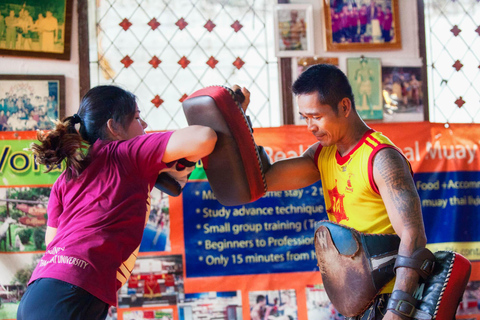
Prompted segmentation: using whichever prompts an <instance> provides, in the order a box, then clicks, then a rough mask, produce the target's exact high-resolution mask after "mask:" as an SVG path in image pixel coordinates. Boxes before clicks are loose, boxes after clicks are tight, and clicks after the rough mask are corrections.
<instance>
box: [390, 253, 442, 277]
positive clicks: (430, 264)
mask: <svg viewBox="0 0 480 320" xmlns="http://www.w3.org/2000/svg"><path fill="white" fill-rule="evenodd" d="M399 267H404V268H411V269H414V270H415V271H417V273H418V275H419V276H420V277H422V279H424V280H425V279H426V278H427V277H429V276H430V275H431V274H432V272H433V269H434V267H435V256H434V255H433V253H432V252H431V251H430V250H428V249H427V248H419V249H417V250H416V251H415V252H414V253H412V255H411V256H410V257H405V256H401V255H399V256H398V257H397V261H396V262H395V268H394V269H395V270H396V269H397V268H399Z"/></svg>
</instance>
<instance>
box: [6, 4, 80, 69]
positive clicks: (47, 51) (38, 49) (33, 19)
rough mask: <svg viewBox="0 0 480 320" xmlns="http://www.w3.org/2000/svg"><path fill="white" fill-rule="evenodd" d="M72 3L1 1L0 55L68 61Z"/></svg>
mask: <svg viewBox="0 0 480 320" xmlns="http://www.w3.org/2000/svg"><path fill="white" fill-rule="evenodd" d="M72 8H73V0H35V1H24V0H4V1H2V4H1V5H0V17H1V18H0V25H1V26H3V28H1V29H0V54H1V55H12V56H16V57H21V56H27V57H41V58H53V59H62V60H69V59H70V37H71V29H72Z"/></svg>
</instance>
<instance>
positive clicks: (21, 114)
mask: <svg viewBox="0 0 480 320" xmlns="http://www.w3.org/2000/svg"><path fill="white" fill-rule="evenodd" d="M64 115H65V76H53V75H52V76H50V75H33V76H32V75H0V131H32V130H50V129H53V128H55V121H56V120H58V119H63V117H64Z"/></svg>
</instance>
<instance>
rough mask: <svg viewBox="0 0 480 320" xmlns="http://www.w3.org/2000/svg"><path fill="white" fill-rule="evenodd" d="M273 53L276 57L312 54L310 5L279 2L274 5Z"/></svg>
mask: <svg viewBox="0 0 480 320" xmlns="http://www.w3.org/2000/svg"><path fill="white" fill-rule="evenodd" d="M274 20H275V53H276V55H277V56H278V57H298V56H309V55H312V54H313V51H314V50H313V17H312V5H308V4H280V5H277V6H275V12H274Z"/></svg>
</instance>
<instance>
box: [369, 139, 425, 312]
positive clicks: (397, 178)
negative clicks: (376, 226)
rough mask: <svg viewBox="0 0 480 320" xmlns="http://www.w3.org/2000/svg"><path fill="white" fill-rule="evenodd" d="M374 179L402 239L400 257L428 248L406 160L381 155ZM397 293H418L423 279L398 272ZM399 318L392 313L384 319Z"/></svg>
mask: <svg viewBox="0 0 480 320" xmlns="http://www.w3.org/2000/svg"><path fill="white" fill-rule="evenodd" d="M373 166H374V168H373V177H374V180H375V183H376V185H377V187H378V190H379V191H380V195H381V196H382V199H383V201H384V203H385V206H386V208H387V212H388V216H389V218H390V221H391V222H392V226H393V228H394V229H395V232H396V233H397V234H398V236H399V237H400V239H401V241H400V247H399V249H398V254H399V255H402V256H406V257H410V256H411V255H412V253H413V252H415V250H417V249H419V248H422V247H425V245H426V242H427V239H426V236H425V229H424V225H423V219H422V211H421V206H420V198H419V196H418V193H417V189H416V188H415V183H414V181H413V178H412V175H411V173H410V168H409V166H408V164H407V162H406V160H405V158H404V157H403V156H402V155H401V154H400V153H399V152H398V151H397V150H394V149H392V148H385V149H382V150H380V151H379V152H378V154H377V155H376V156H375V159H374V163H373ZM396 275H397V278H396V281H395V287H394V290H401V291H404V292H407V293H409V294H413V292H414V291H415V289H416V287H417V284H418V280H419V276H418V273H417V272H416V271H415V270H414V269H410V268H398V269H397V271H396ZM390 317H391V319H393V318H394V317H397V316H396V315H394V314H392V313H391V312H389V313H387V314H386V316H385V318H384V319H387V318H390Z"/></svg>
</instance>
